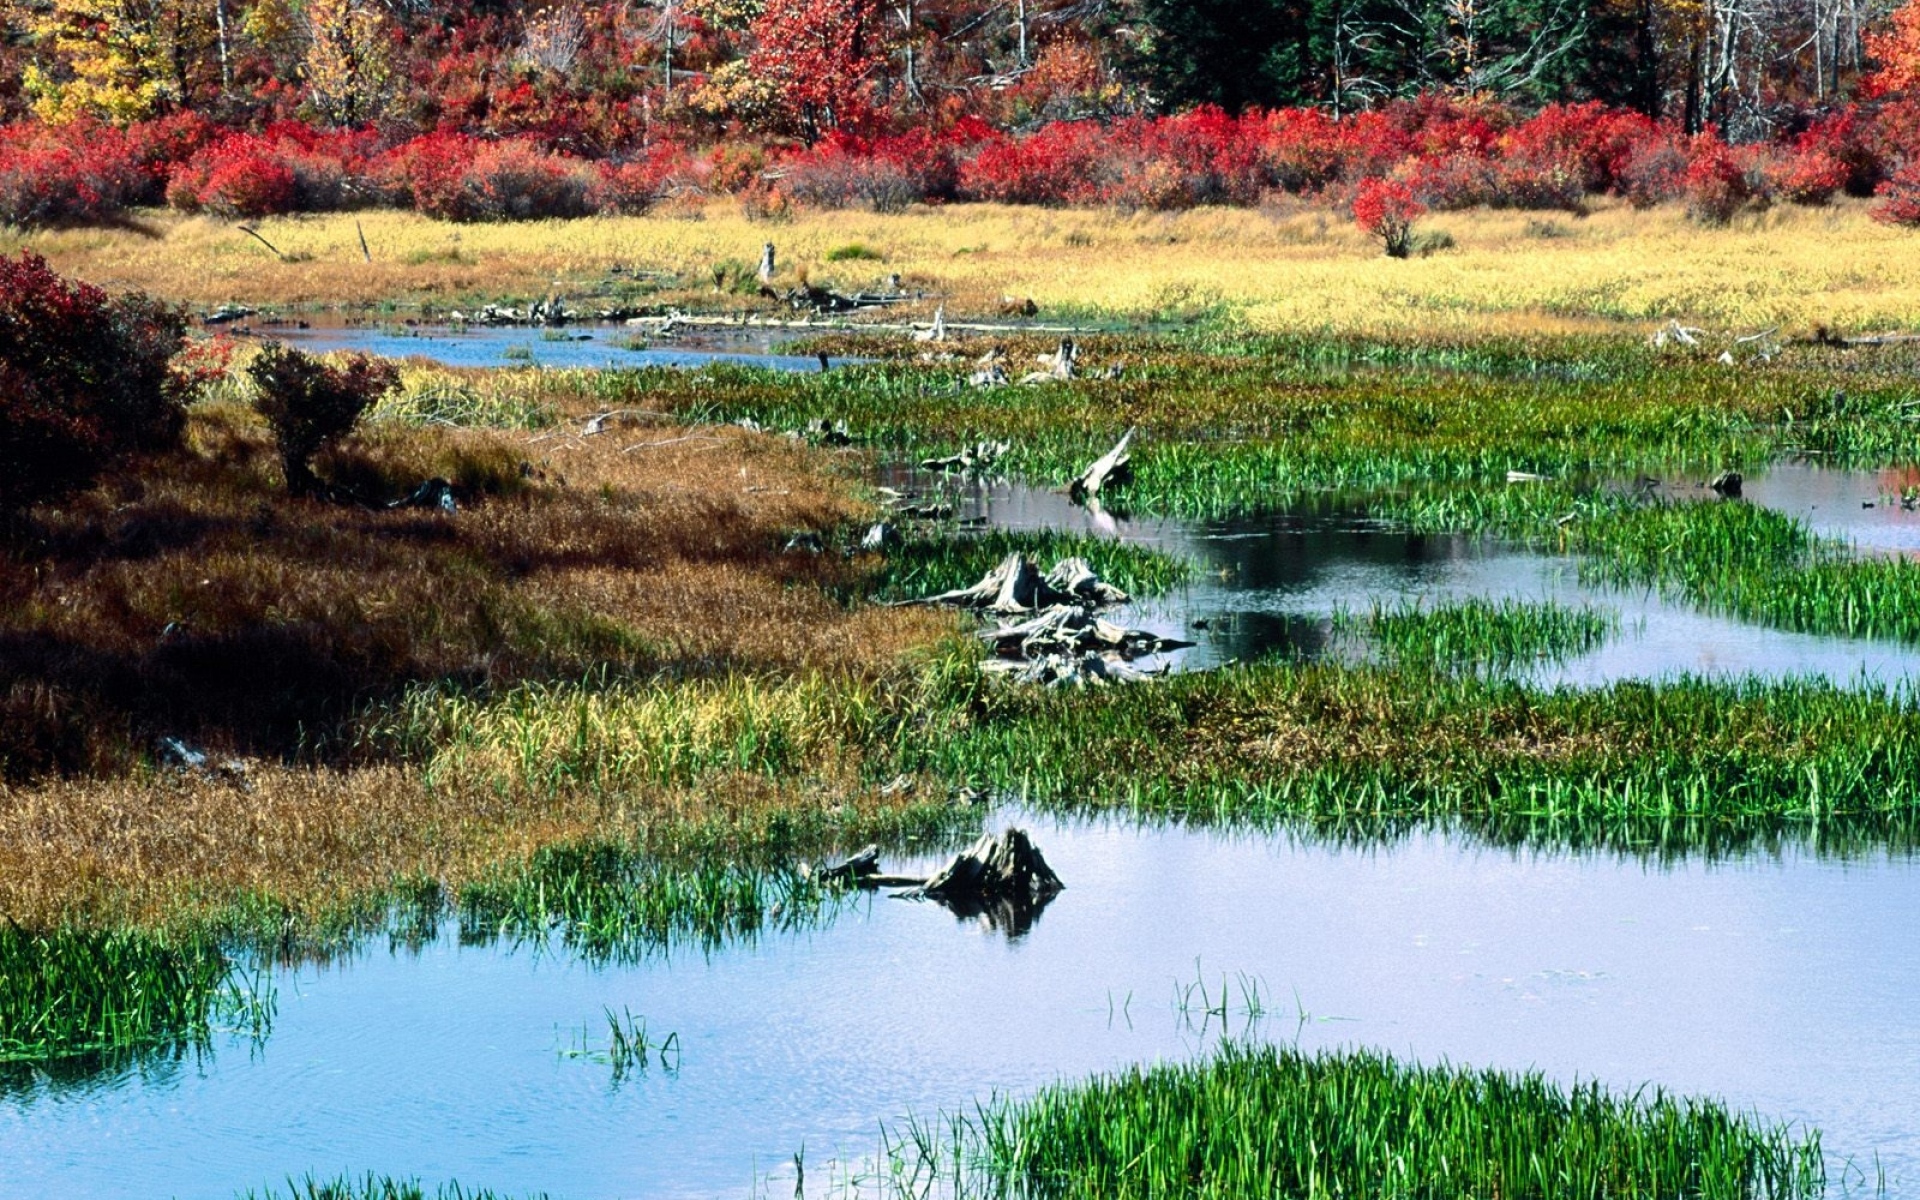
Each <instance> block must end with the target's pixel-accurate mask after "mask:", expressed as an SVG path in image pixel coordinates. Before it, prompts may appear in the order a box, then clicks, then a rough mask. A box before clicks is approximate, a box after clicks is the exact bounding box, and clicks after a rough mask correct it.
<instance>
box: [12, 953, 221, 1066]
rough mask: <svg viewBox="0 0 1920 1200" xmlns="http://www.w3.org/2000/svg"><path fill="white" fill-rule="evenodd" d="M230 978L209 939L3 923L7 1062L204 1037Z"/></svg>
mask: <svg viewBox="0 0 1920 1200" xmlns="http://www.w3.org/2000/svg"><path fill="white" fill-rule="evenodd" d="M229 984H230V964H229V962H228V960H227V958H226V956H225V955H224V954H222V953H221V952H220V950H219V949H218V947H216V946H214V945H212V944H210V943H209V942H207V941H205V940H201V939H192V940H174V939H167V938H164V937H159V936H156V935H153V934H148V933H142V932H138V931H133V930H86V929H75V928H64V929H58V930H54V931H52V932H47V933H36V932H32V931H29V930H27V929H23V928H22V927H21V926H19V925H17V924H14V923H12V922H8V923H6V924H0V1062H8V1061H14V1060H21V1059H29V1060H35V1059H46V1058H52V1057H56V1056H59V1055H73V1054H85V1053H90V1052H100V1051H107V1050H116V1049H124V1048H128V1047H136V1046H148V1045H155V1044H160V1043H168V1042H189V1041H199V1040H202V1039H204V1037H205V1036H206V1026H207V1020H208V1015H209V1012H210V1010H211V1008H212V1006H213V1005H214V1002H215V1000H216V998H217V997H218V996H219V995H220V994H221V992H222V991H223V989H226V988H227V987H228V986H229Z"/></svg>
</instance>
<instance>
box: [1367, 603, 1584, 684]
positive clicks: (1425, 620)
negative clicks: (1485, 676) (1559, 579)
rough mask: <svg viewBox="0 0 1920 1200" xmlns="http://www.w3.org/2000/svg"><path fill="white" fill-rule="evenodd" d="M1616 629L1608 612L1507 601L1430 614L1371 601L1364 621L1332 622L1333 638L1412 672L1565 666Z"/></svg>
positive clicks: (1442, 607) (1418, 607)
mask: <svg viewBox="0 0 1920 1200" xmlns="http://www.w3.org/2000/svg"><path fill="white" fill-rule="evenodd" d="M1618 628H1619V618H1618V617H1616V616H1614V615H1613V614H1611V613H1605V612H1600V611H1597V610H1595V609H1592V608H1571V607H1568V606H1567V605H1564V604H1558V603H1554V602H1551V601H1546V602H1527V601H1521V600H1510V599H1509V600H1483V599H1478V598H1473V599H1467V600H1460V601H1451V602H1447V603H1442V604H1435V605H1433V606H1431V607H1430V606H1428V605H1426V604H1423V603H1421V602H1420V601H1418V600H1404V601H1400V602H1398V603H1392V604H1385V603H1377V602H1376V603H1375V605H1374V606H1373V609H1372V611H1371V612H1370V613H1368V614H1367V615H1365V616H1362V615H1359V614H1358V613H1355V612H1353V611H1351V610H1348V609H1344V608H1342V609H1338V610H1336V611H1335V612H1334V615H1333V630H1334V633H1335V634H1338V635H1345V636H1348V637H1352V638H1356V639H1364V640H1365V641H1366V642H1368V643H1370V644H1372V645H1373V646H1376V647H1378V649H1379V650H1380V652H1381V653H1382V654H1383V655H1384V656H1385V657H1386V658H1387V659H1388V660H1390V661H1392V662H1396V663H1403V664H1408V665H1418V666H1492V667H1511V666H1514V665H1517V664H1524V663H1529V662H1533V661H1535V660H1540V659H1545V660H1549V661H1564V660H1566V659H1569V658H1575V657H1578V656H1579V655H1581V654H1585V653H1587V652H1588V651H1590V650H1594V649H1597V648H1599V647H1600V646H1602V645H1604V644H1605V643H1606V641H1607V639H1608V638H1609V637H1611V636H1612V635H1613V634H1614V633H1615V632H1616V631H1617V630H1618Z"/></svg>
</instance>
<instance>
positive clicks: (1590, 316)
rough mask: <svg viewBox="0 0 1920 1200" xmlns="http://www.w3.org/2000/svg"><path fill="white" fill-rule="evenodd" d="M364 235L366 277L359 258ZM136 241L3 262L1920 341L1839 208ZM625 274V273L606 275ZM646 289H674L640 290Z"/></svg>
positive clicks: (665, 217) (288, 295)
mask: <svg viewBox="0 0 1920 1200" xmlns="http://www.w3.org/2000/svg"><path fill="white" fill-rule="evenodd" d="M356 221H357V222H358V223H359V225H360V227H362V228H364V229H365V231H366V237H367V242H368V246H369V248H370V250H371V253H372V261H371V262H366V261H363V259H362V256H361V253H360V244H359V235H358V233H357V232H356V227H355V223H356ZM142 222H143V224H144V225H145V227H146V229H147V233H145V234H140V233H135V232H130V231H123V230H74V231H55V232H41V233H33V234H27V235H19V234H7V235H4V236H0V251H6V252H11V251H12V250H13V249H14V248H15V247H16V246H19V245H26V246H31V247H33V248H34V249H37V250H39V251H41V252H42V253H44V254H45V255H46V256H47V257H48V259H49V260H50V261H51V262H52V263H53V264H54V265H55V266H56V267H57V268H59V269H60V270H62V271H65V272H69V273H75V274H79V275H80V276H82V277H83V278H87V279H91V280H94V281H96V282H98V283H100V284H102V285H105V286H110V287H140V288H145V289H148V290H150V291H153V292H155V293H157V294H159V295H162V296H166V297H169V298H172V299H176V300H182V301H190V302H192V303H195V304H202V305H207V304H216V303H221V302H225V301H243V302H248V303H271V304H301V305H334V304H353V305H377V304H380V303H382V302H385V301H393V300H406V301H423V300H424V301H428V302H433V303H438V304H443V305H456V304H468V305H471V304H472V303H473V302H474V301H476V300H490V299H499V298H506V297H513V298H518V299H520V300H523V301H524V300H525V299H527V298H530V297H541V296H545V295H547V294H548V293H549V292H551V291H554V290H556V289H557V290H558V291H559V293H560V294H562V295H563V296H567V297H569V298H581V297H585V296H588V295H593V294H598V293H607V294H612V293H616V292H617V293H622V294H627V295H630V296H632V297H633V298H635V299H639V300H644V299H645V298H646V297H647V296H648V295H653V296H654V297H655V298H657V299H659V300H660V301H661V302H663V303H666V302H671V303H679V304H700V305H702V306H703V307H717V308H722V309H725V308H737V307H741V306H747V307H752V306H754V302H752V301H749V300H746V299H744V298H741V297H734V296H729V295H718V294H715V291H714V287H713V283H712V279H713V272H714V270H715V269H716V268H717V267H721V266H723V265H725V264H728V263H732V264H734V265H735V267H736V268H737V270H738V272H739V273H741V274H744V275H746V276H747V277H748V278H750V277H751V264H753V263H755V262H757V261H758V260H759V250H760V245H761V243H762V242H765V241H769V240H771V241H773V242H775V243H777V244H778V245H779V246H780V247H781V254H782V262H783V263H785V264H789V269H790V271H794V272H797V271H799V270H801V269H805V271H806V272H807V274H808V275H809V277H810V278H812V279H813V280H814V281H815V282H822V283H824V282H828V281H831V282H834V283H837V284H839V285H841V286H844V287H849V288H857V287H863V286H871V285H872V284H873V283H874V282H875V281H877V280H881V279H884V278H885V277H886V276H888V275H890V274H893V273H899V274H900V275H901V276H902V279H903V281H904V283H905V285H906V286H907V287H909V288H911V289H918V290H922V291H925V292H926V293H928V294H929V295H937V296H941V297H945V298H946V299H947V302H948V304H949V315H950V316H952V315H957V314H961V313H966V314H969V315H981V314H991V313H993V312H995V311H996V310H997V309H998V308H999V307H1000V305H1001V298H1002V297H1003V296H1013V297H1016V298H1019V299H1022V300H1024V299H1027V298H1031V299H1033V300H1034V301H1035V302H1036V303H1037V304H1038V305H1039V306H1040V308H1041V312H1042V315H1043V316H1047V317H1054V318H1061V317H1081V316H1094V315H1103V316H1105V317H1109V318H1120V317H1124V318H1130V319H1131V318H1151V319H1159V320H1172V321H1183V320H1191V319H1195V318H1202V317H1208V318H1217V317H1221V316H1229V315H1230V316H1234V317H1236V318H1238V319H1240V320H1242V321H1244V323H1245V324H1246V325H1247V326H1248V327H1249V328H1252V329H1255V330H1262V331H1269V332H1275V331H1320V332H1326V331H1340V332H1344V333H1368V334H1390V333H1398V334H1415V335H1421V336H1450V335H1460V334H1469V335H1475V336H1478V335H1483V334H1486V333H1565V332H1577V331H1595V330H1605V329H1611V328H1618V327H1619V326H1620V325H1621V324H1623V323H1624V324H1626V325H1628V326H1630V327H1645V326H1648V325H1650V324H1654V323H1663V322H1665V321H1666V320H1668V319H1670V318H1676V317H1677V318H1681V319H1684V320H1689V321H1692V322H1694V323H1702V324H1707V325H1710V326H1712V327H1715V328H1735V327H1737V328H1739V329H1740V330H1741V331H1742V332H1752V331H1754V330H1758V329H1762V328H1766V327H1769V326H1782V327H1784V328H1785V329H1786V330H1788V331H1789V332H1808V331H1810V330H1811V329H1812V328H1813V327H1814V326H1816V325H1826V326H1830V327H1833V328H1837V329H1842V330H1848V331H1855V332H1858V331H1865V330H1869V329H1879V328H1883V327H1902V328H1906V327H1910V326H1911V325H1912V322H1913V320H1914V313H1915V312H1917V311H1920V283H1916V282H1915V280H1914V278H1913V273H1912V272H1911V271H1910V270H1907V269H1906V266H1905V264H1906V263H1907V262H1908V260H1909V259H1910V257H1911V253H1912V249H1913V244H1914V242H1913V235H1912V234H1911V233H1905V232H1901V231H1899V230H1897V229H1893V228H1889V227H1887V226H1883V225H1877V224H1875V223H1874V222H1873V221H1871V220H1870V219H1869V218H1868V216H1867V211H1866V206H1865V205H1864V204H1862V203H1856V202H1844V201H1843V202H1840V203H1837V204H1835V205H1834V206H1832V207H1830V208H1822V209H1805V208H1797V207H1782V208H1777V209H1774V210H1772V211H1769V212H1765V213H1760V214H1755V215H1751V216H1745V217H1741V218H1739V219H1738V220H1736V221H1735V222H1734V224H1733V225H1732V226H1731V227H1730V228H1726V229H1703V228H1701V227H1699V226H1696V225H1693V224H1690V223H1689V222H1688V221H1687V220H1686V219H1685V218H1684V216H1683V215H1682V214H1681V213H1680V212H1679V210H1678V209H1677V208H1673V207H1663V208H1659V209H1654V210H1651V211H1647V212H1634V211H1632V210H1631V209H1629V208H1626V207H1625V206H1621V205H1603V206H1602V207H1600V208H1599V209H1598V210H1597V211H1595V212H1593V213H1592V214H1591V215H1589V216H1586V217H1573V216H1568V215H1565V214H1555V215H1552V216H1550V217H1543V216H1542V215H1541V214H1538V213H1525V212H1485V211H1472V212H1461V213H1447V214H1439V215H1435V216H1432V217H1429V218H1426V219H1425V220H1423V221H1422V222H1421V226H1422V227H1425V228H1432V229H1443V230H1445V231H1446V232H1447V233H1449V234H1450V235H1451V236H1452V237H1453V239H1454V241H1455V243H1456V248H1455V249H1453V250H1449V251H1445V252H1443V253H1440V254H1437V255H1435V256H1433V257H1431V258H1425V259H1416V260H1412V261H1396V260H1389V259H1387V258H1384V257H1382V256H1381V255H1380V253H1379V251H1378V248H1377V247H1376V246H1375V245H1374V243H1373V242H1372V240H1371V239H1369V238H1368V237H1367V236H1366V235H1364V234H1362V233H1361V232H1360V231H1359V230H1358V229H1356V228H1355V227H1354V226H1353V224H1352V223H1351V222H1350V221H1348V220H1346V219H1344V218H1343V217H1342V216H1340V215H1339V214H1336V213H1333V212H1330V211H1328V210H1326V209H1323V208H1318V207H1304V206H1303V207H1299V208H1284V209H1276V210H1272V211H1266V212H1261V211H1248V210H1232V209H1203V210H1198V211H1194V212H1188V213H1178V214H1155V213H1136V214H1118V213H1112V212H1101V211H1077V210H1051V209H1024V208H1009V207H1003V206H997V205H958V206H949V207H941V208H920V209H915V210H913V211H911V212H908V213H904V214H897V215H876V214H871V213H864V212H817V213H803V214H801V215H798V216H796V217H794V218H792V219H791V220H789V221H781V222H777V223H767V222H763V221H753V220H749V219H747V217H745V216H744V215H743V214H742V213H741V211H740V210H739V208H738V207H737V206H736V205H734V204H733V203H731V202H726V201H722V202H716V203H713V204H709V205H706V206H704V207H694V208H688V209H684V210H666V211H663V212H662V213H661V214H660V215H656V216H649V217H638V218H618V219H590V220H581V221H571V222H534V223H527V224H512V225H451V224H446V223H442V222H435V221H431V220H427V219H425V218H421V217H417V216H414V215H412V214H405V213H396V212H368V213H364V214H359V215H357V216H355V215H337V216H325V217H298V218H277V219H272V220H266V221H262V222H260V223H259V226H258V228H259V230H260V232H261V233H262V234H263V235H264V236H265V237H266V238H267V239H268V240H269V241H271V242H272V243H273V244H274V245H275V246H276V247H278V248H279V250H280V251H281V252H282V253H283V254H284V255H285V256H286V258H287V259H288V260H289V261H280V260H278V259H276V258H275V257H274V256H273V255H272V254H271V253H269V252H268V251H267V250H266V249H265V248H264V247H262V246H261V245H259V244H258V243H257V242H255V241H253V240H252V239H251V238H249V237H247V236H246V235H244V234H242V233H240V232H238V231H237V230H236V229H235V228H234V227H232V226H231V225H227V224H224V223H221V222H218V221H214V220H210V219H206V218H185V217H181V216H179V215H176V214H172V213H160V212H155V213H151V214H147V215H145V216H144V217H143V218H142ZM852 245H859V246H863V247H867V248H869V249H870V250H871V251H872V252H873V253H874V254H877V255H878V258H877V259H870V258H865V257H860V258H847V257H845V256H844V255H841V256H839V257H838V260H837V261H836V255H835V251H837V250H843V249H844V248H845V247H847V246H852ZM615 266H618V267H620V268H621V270H622V272H623V273H622V274H621V275H618V276H610V275H609V274H608V272H609V269H610V268H612V267H615ZM636 270H638V271H656V272H662V273H664V274H663V276H661V277H659V278H656V279H653V280H651V281H643V282H641V283H639V284H636V283H635V282H634V276H633V275H632V274H630V272H633V271H636ZM931 308H932V305H931V303H929V304H927V305H926V306H925V311H924V312H921V313H920V314H919V316H920V318H921V319H923V320H924V319H926V317H927V316H929V315H930V314H931Z"/></svg>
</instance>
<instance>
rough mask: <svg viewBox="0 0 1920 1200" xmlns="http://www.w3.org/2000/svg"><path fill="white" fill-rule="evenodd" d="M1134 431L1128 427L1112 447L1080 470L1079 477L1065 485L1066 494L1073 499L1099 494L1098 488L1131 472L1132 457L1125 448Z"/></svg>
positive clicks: (1131, 442) (1125, 478)
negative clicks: (1084, 468) (1090, 464)
mask: <svg viewBox="0 0 1920 1200" xmlns="http://www.w3.org/2000/svg"><path fill="white" fill-rule="evenodd" d="M1133 434H1134V431H1133V430H1132V429H1129V430H1127V431H1126V433H1124V434H1122V435H1121V437H1120V440H1119V441H1117V442H1115V443H1114V445H1113V449H1111V450H1109V451H1107V452H1106V453H1105V454H1102V455H1101V456H1100V457H1099V458H1098V459H1096V460H1094V464H1093V465H1092V466H1090V467H1088V468H1087V469H1086V470H1085V471H1083V472H1081V474H1080V477H1079V478H1078V479H1076V480H1074V481H1073V482H1072V483H1071V484H1069V485H1067V494H1068V495H1070V496H1072V497H1073V498H1074V499H1075V500H1086V499H1089V498H1090V497H1093V496H1098V495H1099V494H1100V489H1101V488H1103V487H1105V486H1106V485H1107V484H1109V483H1120V482H1124V481H1125V480H1127V479H1128V478H1130V477H1131V476H1132V474H1133V467H1132V459H1131V458H1130V456H1129V455H1128V453H1127V448H1128V447H1129V446H1131V445H1132V444H1133Z"/></svg>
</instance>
